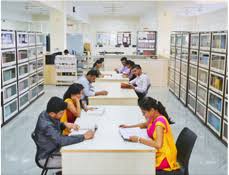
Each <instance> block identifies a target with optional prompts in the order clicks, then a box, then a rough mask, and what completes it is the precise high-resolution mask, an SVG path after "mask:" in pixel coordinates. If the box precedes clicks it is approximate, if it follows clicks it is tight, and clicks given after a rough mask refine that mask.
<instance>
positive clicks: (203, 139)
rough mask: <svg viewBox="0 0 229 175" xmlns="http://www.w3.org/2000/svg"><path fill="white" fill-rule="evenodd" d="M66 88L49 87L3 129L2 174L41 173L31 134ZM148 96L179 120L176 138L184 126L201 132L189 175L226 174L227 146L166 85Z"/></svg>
mask: <svg viewBox="0 0 229 175" xmlns="http://www.w3.org/2000/svg"><path fill="white" fill-rule="evenodd" d="M66 88H67V87H56V86H46V88H45V94H44V95H43V96H41V97H40V98H39V99H38V100H37V101H35V102H34V103H33V104H32V105H30V106H29V107H28V108H27V109H26V110H24V111H23V112H22V113H20V114H19V115H18V116H17V117H16V118H15V119H13V120H12V121H11V122H10V123H8V124H7V125H5V126H4V127H3V128H2V133H1V136H2V143H1V151H2V152H1V153H2V154H1V156H2V159H1V161H2V164H1V168H2V173H1V174H2V175H38V174H40V172H41V170H40V169H39V168H37V166H36V164H35V162H34V156H35V149H36V148H35V145H34V143H33V141H32V139H31V137H30V135H31V132H32V131H33V130H34V128H35V124H36V121H37V117H38V115H39V113H40V112H41V111H42V110H44V109H45V107H46V103H47V101H48V99H49V98H50V97H51V96H60V97H62V95H63V93H64V91H65V90H66ZM149 95H150V96H152V97H154V98H156V99H159V100H160V101H161V102H162V103H163V104H164V106H166V109H167V112H168V114H169V115H170V116H171V117H172V118H173V120H174V121H175V122H176V123H175V125H172V129H173V133H174V137H175V138H177V136H178V134H179V133H180V131H181V130H182V128H183V127H185V126H187V127H189V128H190V129H192V130H193V131H194V132H195V133H196V134H197V135H198V139H197V142H196V144H195V147H194V150H193V152H192V155H191V159H190V167H189V171H190V175H226V174H227V147H226V146H224V145H223V144H222V143H221V142H220V141H219V140H218V139H217V138H216V137H215V136H213V135H212V133H211V132H210V131H209V130H208V129H206V127H205V126H204V125H202V124H201V123H200V121H199V120H198V119H197V118H196V117H195V116H194V115H193V114H192V113H191V112H190V111H189V110H188V109H187V108H184V106H183V105H182V104H181V103H180V102H179V101H178V100H177V99H176V98H175V97H174V96H173V95H172V94H171V93H170V92H169V91H168V89H167V88H163V89H162V88H153V89H152V90H150V92H149ZM48 174H52V172H49V173H48Z"/></svg>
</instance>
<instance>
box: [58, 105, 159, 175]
mask: <svg viewBox="0 0 229 175" xmlns="http://www.w3.org/2000/svg"><path fill="white" fill-rule="evenodd" d="M98 107H102V108H104V112H103V114H101V115H92V114H87V113H86V112H82V113H81V117H80V118H78V119H77V120H76V122H75V123H76V124H79V125H80V127H81V128H87V127H88V128H90V126H92V125H95V124H96V125H97V126H98V129H97V131H96V132H95V137H94V138H93V139H92V140H86V141H83V142H81V143H77V144H73V145H69V146H64V147H62V149H61V154H62V173H63V174H64V175H92V174H93V175H114V174H115V175H124V174H125V175H140V174H141V175H155V149H154V148H152V147H149V146H146V145H143V144H140V143H132V142H128V141H124V140H123V139H122V137H121V136H120V134H119V125H120V124H136V123H139V122H143V121H144V120H145V119H144V117H143V115H142V113H141V111H140V109H139V107H137V106H98Z"/></svg>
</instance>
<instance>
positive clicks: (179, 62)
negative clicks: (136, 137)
mask: <svg viewBox="0 0 229 175" xmlns="http://www.w3.org/2000/svg"><path fill="white" fill-rule="evenodd" d="M180 65H181V61H180V60H177V59H176V67H175V70H176V71H177V72H180Z"/></svg>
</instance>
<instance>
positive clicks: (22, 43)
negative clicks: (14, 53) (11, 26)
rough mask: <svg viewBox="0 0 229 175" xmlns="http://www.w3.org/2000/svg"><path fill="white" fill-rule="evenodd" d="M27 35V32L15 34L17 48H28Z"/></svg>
mask: <svg viewBox="0 0 229 175" xmlns="http://www.w3.org/2000/svg"><path fill="white" fill-rule="evenodd" d="M28 44H29V35H28V33H27V32H17V47H18V48H19V47H28Z"/></svg>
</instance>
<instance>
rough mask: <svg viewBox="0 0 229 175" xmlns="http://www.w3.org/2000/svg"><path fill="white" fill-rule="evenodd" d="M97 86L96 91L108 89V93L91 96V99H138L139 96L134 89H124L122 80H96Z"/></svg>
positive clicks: (95, 84)
mask: <svg viewBox="0 0 229 175" xmlns="http://www.w3.org/2000/svg"><path fill="white" fill-rule="evenodd" d="M93 86H94V87H95V91H101V90H106V91H108V94H107V95H100V96H91V97H89V100H90V99H99V98H101V99H110V98H121V99H122V98H130V99H137V98H138V96H137V95H136V93H135V91H134V90H133V89H122V88H121V83H120V82H95V83H93Z"/></svg>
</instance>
